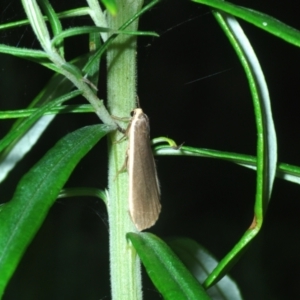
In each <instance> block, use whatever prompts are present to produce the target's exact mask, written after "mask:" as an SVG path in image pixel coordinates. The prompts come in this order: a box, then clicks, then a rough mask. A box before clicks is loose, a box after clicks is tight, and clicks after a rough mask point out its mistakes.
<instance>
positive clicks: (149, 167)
mask: <svg viewBox="0 0 300 300" xmlns="http://www.w3.org/2000/svg"><path fill="white" fill-rule="evenodd" d="M126 135H127V136H128V138H129V146H128V150H127V158H126V165H127V172H128V175H129V201H128V202H129V213H130V216H131V219H132V221H133V223H134V224H135V226H136V228H137V229H138V230H139V231H142V230H145V229H147V228H149V227H151V226H153V225H154V224H155V222H156V221H157V219H158V216H159V213H160V211H161V205H160V189H159V182H158V178H157V173H156V167H155V161H154V157H153V153H152V149H151V144H150V127H149V119H148V117H147V115H145V114H144V113H143V110H142V109H140V108H136V109H135V110H133V111H132V118H131V121H130V123H129V125H128V128H127V130H126Z"/></svg>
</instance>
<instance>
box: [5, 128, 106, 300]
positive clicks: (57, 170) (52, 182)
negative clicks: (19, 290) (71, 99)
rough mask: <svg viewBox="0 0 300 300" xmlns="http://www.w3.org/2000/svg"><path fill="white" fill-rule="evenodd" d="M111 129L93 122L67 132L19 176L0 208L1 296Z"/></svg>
mask: <svg viewBox="0 0 300 300" xmlns="http://www.w3.org/2000/svg"><path fill="white" fill-rule="evenodd" d="M110 130H111V129H110V128H109V127H108V126H106V125H94V126H89V127H84V128H81V129H79V130H77V131H75V132H72V133H70V134H68V135H67V136H65V137H64V138H62V139H61V140H60V141H59V142H58V143H57V144H56V145H55V146H54V147H53V148H52V149H51V150H49V151H48V152H47V153H46V154H45V156H44V157H43V158H42V159H41V160H40V161H39V162H38V163H37V164H36V165H35V166H33V167H32V168H31V170H30V171H29V172H28V173H27V174H26V175H24V176H23V178H22V179H21V180H20V182H19V184H18V186H17V188H16V191H15V194H14V196H13V198H12V200H11V201H9V202H8V203H6V204H5V205H4V207H3V208H2V210H1V212H0V230H1V233H0V270H1V276H0V297H1V296H2V295H3V292H4V289H5V287H6V285H7V283H8V281H9V279H10V277H11V276H12V274H13V272H14V270H15V269H16V267H17V265H18V263H19V261H20V259H21V257H22V255H23V253H24V251H25V250H26V248H27V246H28V245H29V243H30V242H31V240H32V239H33V237H34V235H35V234H36V232H37V231H38V229H39V228H40V226H41V225H42V223H43V221H44V219H45V218H46V215H47V213H48V211H49V209H50V207H51V206H52V204H53V203H54V202H55V200H56V198H57V196H58V195H59V193H60V190H61V189H62V187H63V186H64V184H65V183H66V181H67V180H68V178H69V176H70V174H71V173H72V171H73V170H74V168H75V166H76V165H77V164H78V162H79V161H80V160H81V158H82V157H83V156H85V155H86V154H87V152H88V151H89V150H90V149H91V148H92V147H93V146H94V145H95V144H96V143H97V142H98V141H99V140H100V139H101V138H102V137H103V136H105V135H106V134H107V133H108V132H109V131H110Z"/></svg>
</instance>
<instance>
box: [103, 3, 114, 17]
mask: <svg viewBox="0 0 300 300" xmlns="http://www.w3.org/2000/svg"><path fill="white" fill-rule="evenodd" d="M101 2H102V3H103V4H104V6H105V7H106V9H107V10H108V11H109V12H110V13H111V14H112V15H113V16H115V15H116V14H117V10H118V8H117V3H116V1H115V0H101Z"/></svg>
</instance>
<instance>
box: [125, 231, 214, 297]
mask: <svg viewBox="0 0 300 300" xmlns="http://www.w3.org/2000/svg"><path fill="white" fill-rule="evenodd" d="M127 238H128V239H129V240H130V241H131V243H132V244H133V246H134V248H135V249H136V251H137V253H138V255H139V257H140V258H141V260H142V262H143V265H144V266H145V268H146V271H147V273H148V275H149V277H150V278H151V280H152V282H153V283H154V285H155V286H156V288H157V289H158V290H159V292H160V293H161V294H162V296H163V298H164V299H167V300H181V299H184V300H187V299H203V300H206V299H210V297H209V296H208V295H207V294H206V292H205V291H204V289H203V288H202V286H201V285H200V284H199V283H198V282H197V280H196V279H195V277H194V276H193V275H192V274H191V273H190V272H189V271H188V270H187V269H186V267H185V266H184V265H183V263H182V262H181V261H180V260H179V259H178V257H177V256H176V255H175V254H174V252H172V250H171V249H170V248H169V247H168V245H167V244H166V243H165V242H163V241H162V240H160V239H159V238H158V237H156V236H155V235H153V234H151V233H128V234H127Z"/></svg>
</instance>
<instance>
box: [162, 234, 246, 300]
mask: <svg viewBox="0 0 300 300" xmlns="http://www.w3.org/2000/svg"><path fill="white" fill-rule="evenodd" d="M167 243H168V245H169V246H170V247H171V248H172V250H173V251H174V252H175V253H176V255H178V257H179V258H180V259H181V261H182V262H183V263H184V265H185V266H186V267H187V268H188V270H189V271H190V272H191V273H192V274H193V275H194V276H195V277H196V278H197V280H198V281H199V282H200V283H203V282H204V280H205V279H206V278H207V276H208V275H209V274H210V273H211V272H212V271H213V269H214V268H215V267H216V266H217V264H218V261H217V260H216V259H215V258H214V257H213V256H212V255H211V254H210V253H209V252H208V251H207V250H206V249H205V248H204V247H202V246H201V245H199V244H198V243H197V242H195V241H193V240H191V239H189V238H172V239H169V240H168V241H167ZM207 294H208V295H209V296H210V297H211V298H212V299H222V300H241V299H242V295H241V293H240V291H239V289H238V286H237V285H236V283H235V282H234V281H233V280H232V279H231V278H230V277H229V276H228V275H226V276H224V277H223V278H222V280H220V281H219V282H218V283H217V284H216V285H214V286H213V287H211V288H209V289H208V290H207Z"/></svg>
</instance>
